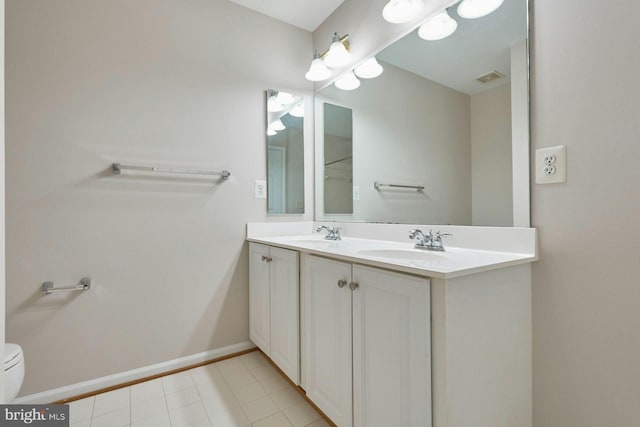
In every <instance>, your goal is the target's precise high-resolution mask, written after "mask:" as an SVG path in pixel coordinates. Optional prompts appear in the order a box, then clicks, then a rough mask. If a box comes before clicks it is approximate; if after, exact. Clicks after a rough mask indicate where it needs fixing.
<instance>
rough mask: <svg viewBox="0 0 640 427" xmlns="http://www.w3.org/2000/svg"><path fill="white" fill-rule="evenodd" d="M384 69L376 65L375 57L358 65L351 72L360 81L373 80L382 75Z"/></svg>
mask: <svg viewBox="0 0 640 427" xmlns="http://www.w3.org/2000/svg"><path fill="white" fill-rule="evenodd" d="M382 71H384V68H382V65H380V64H379V63H378V61H377V60H376V57H375V56H372V57H371V58H369V59H367V60H366V61H364V62H363V63H362V64H360V65H358V66H357V67H356V68H355V70H353V72H354V73H355V74H356V76H358V77H360V78H361V79H373V78H376V77H378V76H379V75H380V74H382Z"/></svg>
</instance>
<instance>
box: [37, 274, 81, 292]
mask: <svg viewBox="0 0 640 427" xmlns="http://www.w3.org/2000/svg"><path fill="white" fill-rule="evenodd" d="M89 289H91V279H90V278H89V277H83V278H82V279H80V283H78V284H77V285H76V286H72V287H69V288H54V287H53V282H44V283H43V284H42V287H41V291H40V293H41V294H42V295H49V294H53V293H55V292H70V291H88V290H89Z"/></svg>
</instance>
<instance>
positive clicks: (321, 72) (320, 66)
mask: <svg viewBox="0 0 640 427" xmlns="http://www.w3.org/2000/svg"><path fill="white" fill-rule="evenodd" d="M330 76H331V71H329V69H328V68H327V66H326V65H325V63H324V62H323V61H322V59H320V55H319V54H318V51H317V50H316V51H315V52H314V54H313V61H312V62H311V67H309V71H307V73H306V74H305V75H304V77H305V78H306V79H307V80H310V81H312V82H320V81H322V80H326V79H328V78H329V77H330Z"/></svg>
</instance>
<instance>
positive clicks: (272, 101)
mask: <svg viewBox="0 0 640 427" xmlns="http://www.w3.org/2000/svg"><path fill="white" fill-rule="evenodd" d="M282 110H284V107H283V106H282V104H281V103H279V102H278V98H277V96H276V95H275V92H270V93H269V97H268V98H267V111H268V112H270V113H277V112H278V111H282Z"/></svg>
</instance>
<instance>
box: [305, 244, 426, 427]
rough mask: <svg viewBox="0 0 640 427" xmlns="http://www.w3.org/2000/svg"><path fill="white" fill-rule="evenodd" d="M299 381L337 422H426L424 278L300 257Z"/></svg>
mask: <svg viewBox="0 0 640 427" xmlns="http://www.w3.org/2000/svg"><path fill="white" fill-rule="evenodd" d="M302 271H303V275H302V294H303V313H304V314H303V321H304V326H303V330H302V335H303V345H304V348H303V349H304V351H303V359H302V369H303V387H304V388H305V391H306V393H307V396H308V397H309V398H310V399H311V400H312V401H313V402H314V403H315V404H316V405H317V406H318V407H319V408H320V409H321V410H322V411H323V412H324V413H325V414H326V415H327V416H328V417H329V418H330V419H331V420H332V421H334V422H335V423H336V424H337V425H338V426H340V427H347V426H356V427H364V426H366V427H376V426H381V427H386V426H398V427H400V426H408V427H410V426H430V425H431V378H430V374H431V356H430V353H431V349H430V282H429V279H427V278H424V277H417V276H412V275H408V274H402V273H394V272H390V271H387V270H382V269H378V268H372V267H365V266H361V265H352V264H350V263H346V262H342V261H335V260H330V259H326V258H322V257H318V256H314V255H304V256H303V269H302Z"/></svg>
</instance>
